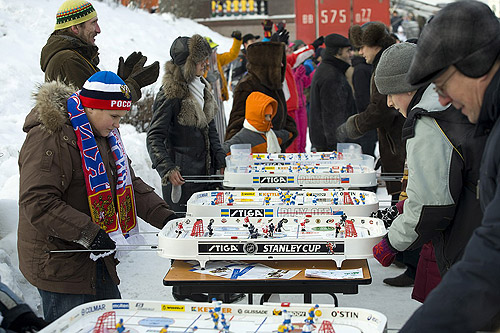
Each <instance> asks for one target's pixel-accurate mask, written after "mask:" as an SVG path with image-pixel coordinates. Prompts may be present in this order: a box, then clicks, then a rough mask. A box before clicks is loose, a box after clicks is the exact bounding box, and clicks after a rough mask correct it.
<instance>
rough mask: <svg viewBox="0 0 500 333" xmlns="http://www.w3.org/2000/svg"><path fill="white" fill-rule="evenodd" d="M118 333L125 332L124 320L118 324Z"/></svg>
mask: <svg viewBox="0 0 500 333" xmlns="http://www.w3.org/2000/svg"><path fill="white" fill-rule="evenodd" d="M116 331H117V332H118V333H123V332H125V326H123V319H120V321H119V322H118V323H117V324H116Z"/></svg>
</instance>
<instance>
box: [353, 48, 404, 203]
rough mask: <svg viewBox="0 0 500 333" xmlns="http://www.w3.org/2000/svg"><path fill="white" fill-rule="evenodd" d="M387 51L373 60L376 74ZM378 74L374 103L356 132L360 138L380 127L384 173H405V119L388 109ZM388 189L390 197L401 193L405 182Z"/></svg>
mask: <svg viewBox="0 0 500 333" xmlns="http://www.w3.org/2000/svg"><path fill="white" fill-rule="evenodd" d="M383 51H384V50H383V49H382V50H380V52H379V53H378V54H377V55H376V57H375V60H374V61H373V73H375V68H377V64H378V61H379V60H380V56H381V55H382V52H383ZM374 75H375V74H372V78H371V95H370V104H369V105H368V106H367V107H366V110H365V111H363V112H360V113H359V114H357V115H356V118H355V123H356V129H357V130H358V132H359V135H363V134H364V133H366V132H368V131H370V130H372V129H375V128H376V129H377V134H378V141H379V150H380V160H381V162H382V172H387V173H400V174H402V173H403V170H404V164H405V158H406V145H405V142H404V141H403V139H402V130H403V124H404V122H405V118H404V117H403V116H402V115H401V113H399V112H398V111H397V110H396V109H394V108H391V107H388V106H387V96H386V95H382V94H381V93H379V91H378V89H377V87H376V86H375V80H374V79H373V77H374ZM386 188H387V192H388V193H389V194H391V195H392V194H398V193H400V192H401V183H400V182H398V181H395V182H386Z"/></svg>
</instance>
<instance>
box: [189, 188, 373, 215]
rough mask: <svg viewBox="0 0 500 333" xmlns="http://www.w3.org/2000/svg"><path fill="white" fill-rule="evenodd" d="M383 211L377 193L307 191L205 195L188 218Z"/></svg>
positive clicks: (197, 196)
mask: <svg viewBox="0 0 500 333" xmlns="http://www.w3.org/2000/svg"><path fill="white" fill-rule="evenodd" d="M378 207H379V203H378V199H377V196H376V194H375V193H373V192H369V191H358V190H348V191H347V190H346V191H344V190H338V189H337V190H335V189H327V190H322V189H307V190H306V189H304V190H274V191H273V190H268V191H204V192H198V193H195V194H193V195H192V196H191V198H190V199H189V200H188V202H187V215H188V216H213V217H246V216H250V217H266V218H273V217H276V218H277V217H294V216H306V215H311V216H316V215H342V213H345V214H347V215H357V216H369V215H370V214H371V213H372V212H374V211H376V210H377V209H378Z"/></svg>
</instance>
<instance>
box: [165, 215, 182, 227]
mask: <svg viewBox="0 0 500 333" xmlns="http://www.w3.org/2000/svg"><path fill="white" fill-rule="evenodd" d="M178 218H180V216H179V215H177V214H175V213H174V212H172V215H169V216H168V217H167V218H166V219H165V221H163V226H166V225H167V223H168V222H170V221H172V220H175V219H178Z"/></svg>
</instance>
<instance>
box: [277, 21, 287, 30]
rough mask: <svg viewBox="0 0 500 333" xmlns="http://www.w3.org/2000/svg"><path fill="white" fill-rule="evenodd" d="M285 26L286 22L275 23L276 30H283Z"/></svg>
mask: <svg viewBox="0 0 500 333" xmlns="http://www.w3.org/2000/svg"><path fill="white" fill-rule="evenodd" d="M285 27H286V22H283V21H281V22H280V23H278V24H276V31H281V30H285Z"/></svg>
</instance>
